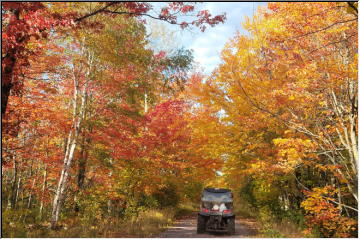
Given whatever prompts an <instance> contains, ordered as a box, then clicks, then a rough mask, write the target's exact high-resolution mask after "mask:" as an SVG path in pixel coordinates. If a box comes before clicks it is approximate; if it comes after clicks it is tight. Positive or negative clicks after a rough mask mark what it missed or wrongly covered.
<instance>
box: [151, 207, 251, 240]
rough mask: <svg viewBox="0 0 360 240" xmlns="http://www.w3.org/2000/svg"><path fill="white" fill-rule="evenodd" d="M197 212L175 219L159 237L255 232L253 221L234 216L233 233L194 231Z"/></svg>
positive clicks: (193, 236)
mask: <svg viewBox="0 0 360 240" xmlns="http://www.w3.org/2000/svg"><path fill="white" fill-rule="evenodd" d="M196 223H197V213H193V214H192V215H190V216H186V217H184V218H182V219H179V220H177V221H175V223H174V225H173V226H172V227H170V228H168V229H167V230H166V231H164V232H162V233H161V234H160V235H159V236H158V237H160V238H239V237H240V238H250V237H254V236H255V235H256V233H257V231H256V228H255V223H254V222H253V221H251V220H249V219H240V218H236V221H235V224H236V225H235V229H236V231H235V235H232V236H230V235H227V234H225V233H205V234H197V233H196Z"/></svg>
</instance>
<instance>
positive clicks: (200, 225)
mask: <svg viewBox="0 0 360 240" xmlns="http://www.w3.org/2000/svg"><path fill="white" fill-rule="evenodd" d="M205 226H206V218H205V217H204V216H201V215H198V221H197V233H198V234H202V233H205Z"/></svg>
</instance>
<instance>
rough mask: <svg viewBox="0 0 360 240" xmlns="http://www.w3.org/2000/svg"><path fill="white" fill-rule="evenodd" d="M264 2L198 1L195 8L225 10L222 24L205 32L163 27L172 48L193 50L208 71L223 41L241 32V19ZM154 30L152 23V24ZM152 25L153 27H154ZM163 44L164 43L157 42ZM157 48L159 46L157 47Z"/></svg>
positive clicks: (219, 12)
mask: <svg viewBox="0 0 360 240" xmlns="http://www.w3.org/2000/svg"><path fill="white" fill-rule="evenodd" d="M260 5H262V6H264V5H266V3H259V2H206V3H203V4H199V5H198V7H197V10H202V9H207V10H209V11H210V13H211V14H213V15H218V14H221V13H223V12H225V13H226V16H227V20H226V21H225V23H224V24H219V25H217V26H215V27H209V28H207V29H206V31H205V32H200V31H198V30H196V29H193V31H188V30H179V28H178V26H165V28H168V29H169V30H171V31H173V32H172V37H173V42H172V43H171V44H170V45H173V46H172V47H181V46H183V47H185V48H186V49H192V50H193V51H194V60H195V62H196V63H198V64H197V66H199V67H200V68H202V69H203V70H204V72H205V73H207V74H209V73H211V72H212V71H213V70H214V68H215V67H216V66H217V65H218V64H219V63H220V52H221V50H222V49H223V47H224V45H225V43H226V42H227V41H228V40H229V39H230V38H232V37H234V36H235V33H236V32H237V31H240V32H243V33H245V31H244V29H243V28H242V22H244V20H245V16H248V17H251V16H252V15H253V12H256V10H257V8H258V6H260ZM152 27H153V29H154V26H152ZM155 27H156V26H155ZM159 45H164V44H161V43H160V44H159ZM160 47H161V46H160Z"/></svg>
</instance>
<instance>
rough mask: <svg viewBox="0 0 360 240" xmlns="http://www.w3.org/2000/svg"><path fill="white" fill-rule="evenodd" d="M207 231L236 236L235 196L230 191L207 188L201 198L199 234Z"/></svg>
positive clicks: (198, 223)
mask: <svg viewBox="0 0 360 240" xmlns="http://www.w3.org/2000/svg"><path fill="white" fill-rule="evenodd" d="M206 231H215V232H226V233H228V234H230V235H233V234H235V214H234V212H233V194H232V192H231V191H230V190H229V189H224V188H205V189H204V191H203V193H202V196H201V204H200V212H199V213H198V222H197V233H198V234H201V233H205V232H206Z"/></svg>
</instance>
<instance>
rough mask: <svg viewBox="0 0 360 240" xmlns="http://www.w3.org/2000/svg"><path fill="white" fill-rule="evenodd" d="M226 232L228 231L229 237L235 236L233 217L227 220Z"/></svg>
mask: <svg viewBox="0 0 360 240" xmlns="http://www.w3.org/2000/svg"><path fill="white" fill-rule="evenodd" d="M227 230H228V234H229V235H234V234H235V218H234V217H232V218H229V219H228V224H227Z"/></svg>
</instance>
